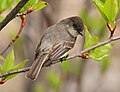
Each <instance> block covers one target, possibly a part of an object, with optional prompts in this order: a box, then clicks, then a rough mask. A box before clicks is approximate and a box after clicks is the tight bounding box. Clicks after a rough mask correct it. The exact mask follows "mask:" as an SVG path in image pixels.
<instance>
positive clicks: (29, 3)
mask: <svg viewBox="0 0 120 92" xmlns="http://www.w3.org/2000/svg"><path fill="white" fill-rule="evenodd" d="M37 2H38V0H29V1H28V2H27V3H26V4H25V6H24V7H23V8H22V9H21V10H20V12H21V13H22V12H25V11H27V10H28V9H30V8H31V7H33V6H34V5H35V4H36V3H37Z"/></svg>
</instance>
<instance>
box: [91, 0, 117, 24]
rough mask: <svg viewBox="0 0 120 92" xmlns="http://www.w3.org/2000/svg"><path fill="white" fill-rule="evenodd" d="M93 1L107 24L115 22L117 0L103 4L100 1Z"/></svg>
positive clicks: (107, 0)
mask: <svg viewBox="0 0 120 92" xmlns="http://www.w3.org/2000/svg"><path fill="white" fill-rule="evenodd" d="M93 1H94V3H95V5H96V7H97V8H98V10H99V11H100V13H101V15H102V16H103V18H104V19H105V20H106V22H107V23H109V22H114V21H115V18H116V16H117V14H118V11H119V2H118V0H106V1H104V2H103V1H101V0H93Z"/></svg>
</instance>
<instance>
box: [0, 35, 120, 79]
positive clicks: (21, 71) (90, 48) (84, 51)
mask: <svg viewBox="0 0 120 92" xmlns="http://www.w3.org/2000/svg"><path fill="white" fill-rule="evenodd" d="M119 39H120V36H118V37H114V38H111V39H108V40H106V41H104V42H101V43H98V44H97V45H94V46H92V47H89V48H88V49H85V50H82V51H81V53H80V54H78V55H74V56H70V57H68V58H64V59H63V61H64V60H70V59H73V58H76V57H82V54H84V53H86V52H88V51H90V50H93V49H95V48H97V47H100V46H103V45H105V44H108V43H110V42H113V41H116V40H119ZM58 62H61V60H60V59H57V60H55V61H53V62H52V63H50V64H49V65H44V66H43V67H48V66H50V65H52V64H56V63H58ZM29 69H30V67H27V68H22V69H19V70H14V71H10V72H6V73H3V74H0V78H2V77H6V76H9V75H12V74H18V73H23V72H27V71H29Z"/></svg>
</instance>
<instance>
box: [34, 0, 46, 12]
mask: <svg viewBox="0 0 120 92" xmlns="http://www.w3.org/2000/svg"><path fill="white" fill-rule="evenodd" d="M47 4H48V3H47V2H43V1H41V2H38V3H36V4H35V5H34V6H33V7H32V8H33V9H34V10H36V11H38V10H40V9H42V8H44V7H45V6H47Z"/></svg>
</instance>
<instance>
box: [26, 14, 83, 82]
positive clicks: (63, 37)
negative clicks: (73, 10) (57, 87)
mask: <svg viewBox="0 0 120 92" xmlns="http://www.w3.org/2000/svg"><path fill="white" fill-rule="evenodd" d="M78 35H81V36H82V37H84V23H83V21H82V19H81V18H80V17H79V16H71V17H68V18H65V19H62V20H61V21H59V22H58V23H56V24H54V25H52V26H50V27H48V28H47V30H46V31H45V32H44V33H43V35H42V37H41V39H40V42H39V44H38V46H37V48H36V50H35V59H34V62H33V64H32V65H31V67H30V69H29V71H28V72H27V74H26V77H27V78H29V79H31V80H36V79H37V77H38V75H39V73H40V70H41V68H42V67H43V66H49V65H50V64H51V63H52V62H53V61H54V60H56V59H59V58H62V56H63V55H64V54H65V53H67V52H68V51H69V50H71V49H72V48H73V47H74V44H75V42H76V38H77V36H78Z"/></svg>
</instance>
